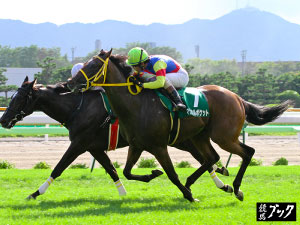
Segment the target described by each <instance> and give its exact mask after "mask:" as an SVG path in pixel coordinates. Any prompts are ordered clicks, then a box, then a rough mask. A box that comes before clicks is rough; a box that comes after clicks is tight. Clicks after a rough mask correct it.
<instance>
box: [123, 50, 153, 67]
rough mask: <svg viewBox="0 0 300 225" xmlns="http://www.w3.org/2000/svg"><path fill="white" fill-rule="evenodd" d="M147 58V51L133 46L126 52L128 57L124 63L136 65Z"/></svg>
mask: <svg viewBox="0 0 300 225" xmlns="http://www.w3.org/2000/svg"><path fill="white" fill-rule="evenodd" d="M148 58H149V56H148V53H147V52H146V50H144V49H142V48H140V47H135V48H132V49H130V51H129V52H128V59H127V60H126V63H127V64H129V65H131V66H136V65H138V64H140V63H142V62H145V61H146V60H147V59H148Z"/></svg>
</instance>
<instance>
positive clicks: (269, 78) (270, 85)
mask: <svg viewBox="0 0 300 225" xmlns="http://www.w3.org/2000/svg"><path fill="white" fill-rule="evenodd" d="M135 46H140V47H142V48H144V49H146V50H147V52H148V53H149V54H150V55H152V54H165V55H169V56H171V57H172V58H174V59H175V60H177V61H178V62H180V63H182V62H183V57H182V55H181V53H180V52H179V51H177V50H176V49H175V48H172V47H168V46H162V47H156V46H152V45H151V44H150V43H139V42H133V43H128V44H127V45H126V46H125V47H124V48H117V49H114V51H113V53H114V54H123V55H126V54H127V53H128V51H129V50H130V49H131V48H132V47H135ZM97 53H98V52H97V51H93V52H91V53H89V54H88V55H87V56H85V57H77V58H75V60H74V61H73V62H70V61H68V59H67V55H64V56H61V54H60V49H59V48H39V47H37V46H35V45H32V46H29V47H18V48H10V47H8V46H1V45H0V92H4V93H5V94H6V96H5V97H0V104H1V105H2V106H6V105H7V103H8V102H9V100H8V99H7V92H8V91H12V90H16V89H17V88H18V87H16V86H15V85H6V81H7V78H6V77H5V76H4V75H3V72H4V69H1V67H26V68H30V67H40V68H42V72H41V73H38V74H35V78H37V79H38V83H41V84H55V83H58V82H63V81H66V80H67V79H68V78H69V77H70V76H71V68H72V65H73V64H75V63H77V62H86V61H87V60H89V59H90V58H91V57H92V56H93V55H96V54H97ZM182 64H183V63H182ZM183 66H184V67H185V69H186V70H187V71H188V72H189V74H190V82H189V86H192V87H196V86H201V85H206V84H215V85H219V86H222V87H225V88H227V89H229V90H231V91H232V92H234V93H236V94H238V95H239V96H241V97H242V98H244V99H245V100H247V101H251V102H253V103H256V104H262V105H265V104H276V103H279V102H280V101H283V100H285V99H292V100H294V102H295V103H296V105H295V107H300V95H299V93H300V62H245V63H240V62H236V61H235V60H219V61H214V60H209V59H199V58H194V59H189V60H188V61H187V63H186V64H183Z"/></svg>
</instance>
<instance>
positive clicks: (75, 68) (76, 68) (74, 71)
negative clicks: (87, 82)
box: [71, 63, 83, 78]
mask: <svg viewBox="0 0 300 225" xmlns="http://www.w3.org/2000/svg"><path fill="white" fill-rule="evenodd" d="M82 67H83V63H76V64H75V65H74V66H73V67H72V70H71V74H72V78H73V77H75V75H76V74H77V73H78V72H79V70H81V69H82Z"/></svg>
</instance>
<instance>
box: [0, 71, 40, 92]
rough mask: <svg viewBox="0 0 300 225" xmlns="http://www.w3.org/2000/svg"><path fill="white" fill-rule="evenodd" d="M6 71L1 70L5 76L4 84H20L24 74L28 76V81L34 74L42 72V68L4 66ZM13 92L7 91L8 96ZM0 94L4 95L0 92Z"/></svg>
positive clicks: (31, 79)
mask: <svg viewBox="0 0 300 225" xmlns="http://www.w3.org/2000/svg"><path fill="white" fill-rule="evenodd" d="M3 68H4V69H6V72H3V75H4V76H5V77H6V78H7V81H6V85H17V86H18V87H20V86H21V84H22V83H23V81H24V79H25V77H26V76H28V78H29V81H33V79H34V74H37V73H38V72H42V68H9V67H7V68H5V67H3ZM12 94H13V92H8V97H10V96H11V95H12ZM0 96H5V94H4V93H3V92H2V93H0Z"/></svg>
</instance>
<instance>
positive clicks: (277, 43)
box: [0, 8, 300, 61]
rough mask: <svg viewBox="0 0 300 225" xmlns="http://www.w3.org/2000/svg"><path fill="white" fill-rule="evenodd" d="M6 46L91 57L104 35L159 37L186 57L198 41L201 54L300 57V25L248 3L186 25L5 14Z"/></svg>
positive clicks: (116, 42)
mask: <svg viewBox="0 0 300 225" xmlns="http://www.w3.org/2000/svg"><path fill="white" fill-rule="evenodd" d="M0 31H1V35H0V45H2V46H5V45H7V46H10V47H12V48H14V47H19V46H29V45H33V44H34V45H38V46H39V47H46V48H50V47H60V48H61V53H62V54H67V55H68V56H69V57H70V56H71V48H72V47H75V48H76V49H75V56H86V55H87V54H88V53H89V52H91V51H93V50H94V47H95V40H96V39H100V40H101V42H102V48H103V49H107V50H108V49H110V48H111V47H113V48H120V47H124V46H125V44H126V43H129V42H137V41H139V42H155V43H156V45H157V46H171V47H175V48H176V49H177V50H178V51H180V52H181V53H182V55H183V57H184V59H185V60H187V59H189V58H194V57H196V53H195V45H199V46H200V58H210V59H215V60H219V59H236V60H237V61H241V51H242V50H247V55H246V60H247V61H277V60H281V61H288V60H292V61H298V60H300V45H299V40H300V25H298V24H293V23H290V22H288V21H286V20H284V19H282V18H281V17H279V16H277V15H274V14H272V13H268V12H265V11H260V10H258V9H256V8H244V9H238V10H235V11H232V12H231V13H229V14H226V15H224V16H222V17H220V18H217V19H215V20H201V19H193V20H190V21H188V22H186V23H183V24H176V25H165V24H160V23H153V24H150V25H135V24H131V23H127V22H120V21H113V20H106V21H103V22H99V23H89V24H82V23H69V24H64V25H60V26H57V25H55V24H52V23H41V24H29V23H24V22H22V21H17V20H6V19H0Z"/></svg>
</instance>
